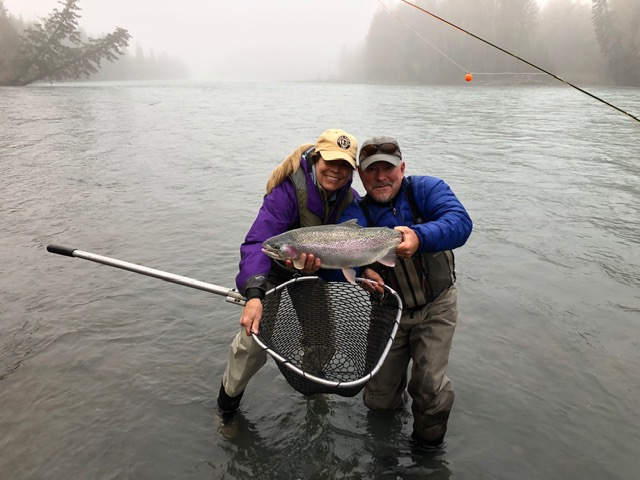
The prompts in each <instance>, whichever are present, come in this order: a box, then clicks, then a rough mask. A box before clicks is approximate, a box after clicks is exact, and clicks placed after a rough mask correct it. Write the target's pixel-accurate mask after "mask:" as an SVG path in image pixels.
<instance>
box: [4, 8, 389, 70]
mask: <svg viewBox="0 0 640 480" xmlns="http://www.w3.org/2000/svg"><path fill="white" fill-rule="evenodd" d="M384 3H385V4H386V5H395V4H396V3H397V2H396V1H395V0H384ZM4 4H5V7H6V8H7V10H8V11H9V13H10V14H12V15H14V16H16V17H20V16H21V17H22V19H23V20H25V21H34V20H36V19H37V17H40V18H44V17H45V16H47V15H48V14H49V13H50V12H51V11H52V10H53V9H54V8H59V7H60V4H59V3H58V1H57V0H4ZM78 5H79V6H80V8H81V9H82V11H81V15H82V17H81V18H80V20H79V25H80V27H81V28H83V29H84V30H85V31H86V32H87V33H88V34H90V35H94V36H98V35H101V34H104V33H107V32H111V31H113V30H114V29H115V28H116V27H122V28H125V29H127V30H128V31H129V33H130V34H131V36H132V39H131V41H130V43H129V47H130V49H131V50H135V49H136V47H138V46H139V47H142V49H143V51H144V52H145V53H150V52H151V51H153V53H154V54H155V55H159V54H162V53H165V54H167V55H169V56H171V57H176V58H179V59H182V60H184V61H185V62H187V64H188V65H189V67H190V71H191V76H192V77H193V78H207V79H216V80H285V79H286V80H307V79H312V80H313V79H326V78H330V77H331V76H335V75H336V74H337V73H338V68H339V67H338V65H339V63H338V59H339V57H340V55H341V52H343V51H344V50H345V49H346V51H348V50H349V49H353V48H355V47H356V46H358V45H359V44H361V43H362V42H363V41H364V39H365V37H366V34H367V31H368V28H369V25H370V24H371V20H372V18H373V16H374V15H375V13H376V11H377V10H378V9H379V8H382V7H381V6H380V3H379V2H378V1H377V0H277V1H265V0H210V1H204V0H181V1H176V2H159V1H157V0H79V2H78Z"/></svg>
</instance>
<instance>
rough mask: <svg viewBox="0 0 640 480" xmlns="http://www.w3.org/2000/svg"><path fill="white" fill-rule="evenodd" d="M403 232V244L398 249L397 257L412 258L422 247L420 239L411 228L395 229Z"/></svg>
mask: <svg viewBox="0 0 640 480" xmlns="http://www.w3.org/2000/svg"><path fill="white" fill-rule="evenodd" d="M394 230H398V231H399V232H402V242H400V244H399V245H398V246H397V247H396V255H398V257H400V258H411V257H413V255H414V254H415V253H416V252H417V251H418V248H419V247H420V239H419V238H418V235H417V234H416V232H415V231H413V230H412V229H411V228H409V227H395V228H394Z"/></svg>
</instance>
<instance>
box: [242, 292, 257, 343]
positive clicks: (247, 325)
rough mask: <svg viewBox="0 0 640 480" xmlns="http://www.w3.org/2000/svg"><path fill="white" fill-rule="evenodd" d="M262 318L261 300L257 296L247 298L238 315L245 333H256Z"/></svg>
mask: <svg viewBox="0 0 640 480" xmlns="http://www.w3.org/2000/svg"><path fill="white" fill-rule="evenodd" d="M261 319H262V301H261V300H260V299H259V298H252V299H251V300H247V303H245V305H244V309H243V310H242V316H241V317H240V325H241V326H242V327H243V328H244V331H245V333H246V334H247V335H251V334H252V333H253V334H255V335H257V334H258V332H259V331H260V320H261Z"/></svg>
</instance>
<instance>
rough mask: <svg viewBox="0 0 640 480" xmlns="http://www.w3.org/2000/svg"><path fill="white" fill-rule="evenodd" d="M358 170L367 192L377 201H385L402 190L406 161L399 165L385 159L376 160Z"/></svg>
mask: <svg viewBox="0 0 640 480" xmlns="http://www.w3.org/2000/svg"><path fill="white" fill-rule="evenodd" d="M358 172H359V173H360V180H362V184H363V185H364V188H365V190H366V191H367V193H368V194H369V195H371V197H372V198H373V199H374V200H375V201H376V202H380V203H384V202H388V201H389V200H392V199H393V198H394V197H395V196H396V195H397V194H398V192H399V191H400V186H401V185H402V179H403V178H404V162H402V163H401V164H400V165H399V166H398V167H396V166H395V165H393V164H391V163H389V162H385V161H379V162H374V163H372V164H371V165H369V166H368V167H367V168H365V169H364V170H362V169H360V170H358Z"/></svg>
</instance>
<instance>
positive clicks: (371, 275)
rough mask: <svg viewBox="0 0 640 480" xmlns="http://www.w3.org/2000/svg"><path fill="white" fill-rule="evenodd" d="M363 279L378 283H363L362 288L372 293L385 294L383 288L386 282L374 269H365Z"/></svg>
mask: <svg viewBox="0 0 640 480" xmlns="http://www.w3.org/2000/svg"><path fill="white" fill-rule="evenodd" d="M362 278H365V279H367V280H373V281H374V282H376V283H371V282H364V283H362V287H363V288H364V289H365V290H367V291H368V292H372V293H373V292H377V293H380V294H383V293H384V288H382V286H383V285H384V281H383V280H382V277H381V276H380V274H379V273H378V272H376V271H375V270H373V269H372V268H365V269H364V270H363V272H362Z"/></svg>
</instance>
